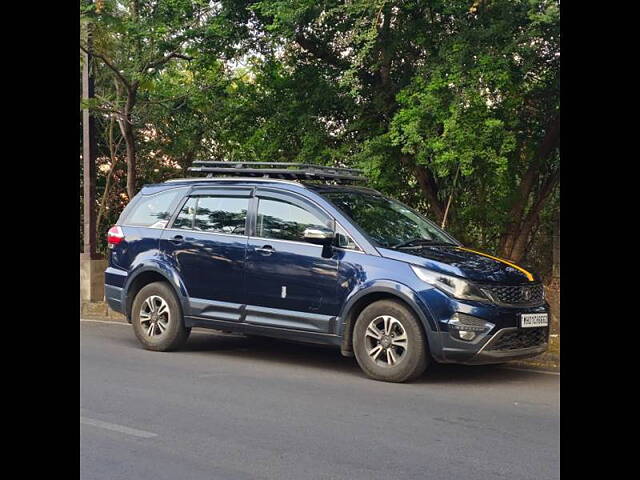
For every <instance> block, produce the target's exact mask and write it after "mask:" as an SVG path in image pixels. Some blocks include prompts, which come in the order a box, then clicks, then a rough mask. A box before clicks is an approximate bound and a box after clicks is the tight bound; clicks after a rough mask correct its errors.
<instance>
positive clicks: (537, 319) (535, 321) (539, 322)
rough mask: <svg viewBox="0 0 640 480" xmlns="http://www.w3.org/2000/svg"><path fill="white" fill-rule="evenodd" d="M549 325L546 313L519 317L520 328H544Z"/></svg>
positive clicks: (524, 314) (525, 314)
mask: <svg viewBox="0 0 640 480" xmlns="http://www.w3.org/2000/svg"><path fill="white" fill-rule="evenodd" d="M547 325H549V316H548V315H547V314H546V313H523V314H521V315H520V326H521V327H522V328H533V327H546V326H547Z"/></svg>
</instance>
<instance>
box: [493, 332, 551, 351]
mask: <svg viewBox="0 0 640 480" xmlns="http://www.w3.org/2000/svg"><path fill="white" fill-rule="evenodd" d="M546 342H547V328H546V327H544V328H530V329H526V330H513V331H509V332H505V333H503V334H502V335H501V336H500V337H499V338H497V339H496V340H495V341H493V342H491V344H489V346H488V347H487V350H493V351H495V350H502V351H504V350H519V349H521V348H530V347H536V346H538V345H542V344H543V343H546Z"/></svg>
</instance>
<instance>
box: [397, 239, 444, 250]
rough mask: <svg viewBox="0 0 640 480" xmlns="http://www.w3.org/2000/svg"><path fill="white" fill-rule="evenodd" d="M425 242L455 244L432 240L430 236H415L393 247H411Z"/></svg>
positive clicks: (430, 243) (427, 243) (425, 243)
mask: <svg viewBox="0 0 640 480" xmlns="http://www.w3.org/2000/svg"><path fill="white" fill-rule="evenodd" d="M414 243H417V244H424V245H434V246H435V245H454V244H453V243H450V242H439V241H436V240H431V239H429V238H414V239H412V240H408V241H406V242H400V243H398V244H397V245H393V246H392V247H391V248H402V247H410V246H412V244H414Z"/></svg>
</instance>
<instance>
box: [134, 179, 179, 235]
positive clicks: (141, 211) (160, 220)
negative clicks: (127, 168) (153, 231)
mask: <svg viewBox="0 0 640 480" xmlns="http://www.w3.org/2000/svg"><path fill="white" fill-rule="evenodd" d="M184 191H185V189H184V188H172V189H171V190H165V191H162V192H159V193H155V194H153V195H142V196H141V197H140V198H139V199H138V200H137V201H136V202H135V204H134V205H132V206H131V211H129V212H127V215H126V217H125V218H124V221H123V224H124V225H133V226H138V227H149V228H164V227H166V226H167V223H168V222H169V219H170V218H171V214H172V213H173V211H174V210H175V208H176V204H177V203H178V200H179V199H180V197H181V196H182V194H183V193H184Z"/></svg>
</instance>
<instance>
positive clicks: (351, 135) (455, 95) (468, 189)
mask: <svg viewBox="0 0 640 480" xmlns="http://www.w3.org/2000/svg"><path fill="white" fill-rule="evenodd" d="M81 11H82V16H83V18H91V19H92V20H93V21H94V22H95V24H96V27H95V28H96V39H97V43H96V47H95V51H94V55H95V54H97V55H96V58H97V59H98V62H99V65H100V70H101V71H102V73H101V75H102V77H100V75H98V77H100V78H104V79H105V80H104V81H99V79H97V82H98V83H99V84H100V86H101V87H100V88H102V90H101V92H102V93H101V96H100V98H99V101H98V102H97V104H96V105H95V106H94V108H97V109H100V111H102V112H104V113H105V114H106V115H114V116H115V118H116V119H117V121H118V123H119V125H120V129H121V130H122V132H121V134H122V136H123V143H124V144H125V146H126V149H125V150H126V158H127V162H126V163H127V167H128V168H127V170H128V175H127V190H128V192H129V196H130V195H132V194H133V193H134V191H135V177H134V175H135V170H136V168H135V167H136V162H138V163H137V167H138V168H137V170H138V173H139V175H140V176H141V178H144V180H145V181H157V180H162V179H164V178H168V177H171V176H175V175H182V174H184V169H185V168H187V167H188V166H189V165H190V163H191V162H192V161H193V159H195V158H216V159H243V160H249V159H251V160H270V161H276V160H281V161H300V162H305V163H324V164H333V165H345V166H358V167H361V168H363V169H364V170H365V172H366V175H367V176H368V177H369V178H370V179H371V182H372V183H373V185H374V186H375V187H376V188H378V189H379V190H381V191H383V192H385V193H389V194H392V195H393V196H395V197H397V198H399V199H400V200H402V201H404V202H405V203H407V204H409V205H411V206H412V207H414V208H417V209H418V210H421V211H423V212H427V214H428V215H429V216H430V217H432V218H433V219H434V220H436V221H437V222H442V221H443V219H444V216H445V211H446V210H447V205H448V203H449V199H451V202H450V204H449V208H448V213H447V227H448V228H449V229H450V230H451V232H452V233H453V234H454V235H456V236H457V237H459V238H460V239H461V240H462V241H463V242H465V243H472V244H474V245H477V246H478V247H481V248H484V249H486V250H488V251H492V252H494V253H498V254H500V255H501V256H504V257H507V258H510V259H512V260H514V261H517V262H520V261H522V260H524V259H525V255H526V254H527V252H538V251H540V248H538V247H540V246H541V245H542V244H539V245H534V243H535V241H536V235H535V232H547V231H550V228H548V227H549V226H550V225H551V223H550V222H551V220H550V219H551V218H552V217H553V213H554V212H555V211H556V210H557V209H558V208H559V207H558V198H559V195H558V192H559V178H560V176H559V172H560V163H559V158H560V157H559V138H560V106H559V78H560V65H559V64H560V54H559V45H560V43H559V40H560V38H559V2H558V1H557V0H475V1H458V0H437V1H429V2H426V1H422V0H395V1H392V0H349V1H344V0H342V1H338V0H324V1H320V2H318V1H317V0H315V1H311V0H233V1H232V0H222V1H219V2H188V1H183V0H156V1H151V0H149V1H142V0H139V1H137V2H133V1H124V0H122V1H111V2H109V1H106V0H105V2H104V6H103V7H102V10H101V11H100V12H96V9H95V8H94V7H92V6H90V5H87V4H83V7H82V10H81ZM101 57H102V58H101ZM99 73H100V72H99ZM134 86H135V87H136V88H135V89H134V88H133V87H134ZM96 88H97V90H98V87H96ZM132 92H133V95H131V93H132ZM127 128H130V130H127ZM105 131H106V130H105ZM136 156H137V157H138V158H137V159H136ZM532 242H533V243H532Z"/></svg>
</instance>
